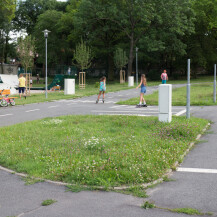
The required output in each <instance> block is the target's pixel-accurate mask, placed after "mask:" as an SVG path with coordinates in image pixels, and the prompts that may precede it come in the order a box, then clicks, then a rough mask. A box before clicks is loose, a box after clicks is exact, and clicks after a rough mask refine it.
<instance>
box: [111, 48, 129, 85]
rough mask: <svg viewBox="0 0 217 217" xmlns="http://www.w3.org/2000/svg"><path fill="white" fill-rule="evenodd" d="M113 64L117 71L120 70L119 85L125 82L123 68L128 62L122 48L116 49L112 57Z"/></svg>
mask: <svg viewBox="0 0 217 217" xmlns="http://www.w3.org/2000/svg"><path fill="white" fill-rule="evenodd" d="M114 62H115V66H116V68H117V69H120V83H124V82H125V71H124V78H123V74H122V73H123V70H122V69H123V67H124V66H126V64H127V62H128V58H127V56H126V52H125V51H124V50H123V49H122V48H118V49H117V50H116V51H115V55H114Z"/></svg>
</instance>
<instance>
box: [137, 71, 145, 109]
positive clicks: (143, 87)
mask: <svg viewBox="0 0 217 217" xmlns="http://www.w3.org/2000/svg"><path fill="white" fill-rule="evenodd" d="M146 86H147V82H146V77H145V74H142V75H141V82H140V84H139V86H138V87H137V88H136V89H138V88H139V87H141V91H140V102H139V104H138V105H137V106H138V107H141V106H143V107H147V105H146V102H145V99H144V93H146Z"/></svg>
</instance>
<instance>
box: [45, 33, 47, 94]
mask: <svg viewBox="0 0 217 217" xmlns="http://www.w3.org/2000/svg"><path fill="white" fill-rule="evenodd" d="M45 98H47V37H46V38H45Z"/></svg>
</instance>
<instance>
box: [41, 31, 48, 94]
mask: <svg viewBox="0 0 217 217" xmlns="http://www.w3.org/2000/svg"><path fill="white" fill-rule="evenodd" d="M42 32H43V33H44V37H45V98H47V38H48V33H49V32H50V31H49V30H47V29H45V30H44V31H42Z"/></svg>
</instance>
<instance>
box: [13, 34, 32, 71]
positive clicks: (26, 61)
mask: <svg viewBox="0 0 217 217" xmlns="http://www.w3.org/2000/svg"><path fill="white" fill-rule="evenodd" d="M17 53H18V56H19V59H20V62H21V64H22V66H23V67H24V69H25V73H27V71H28V69H30V68H32V67H33V65H34V57H35V42H34V38H32V37H31V36H26V37H25V38H22V37H21V38H19V40H18V46H17Z"/></svg>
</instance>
